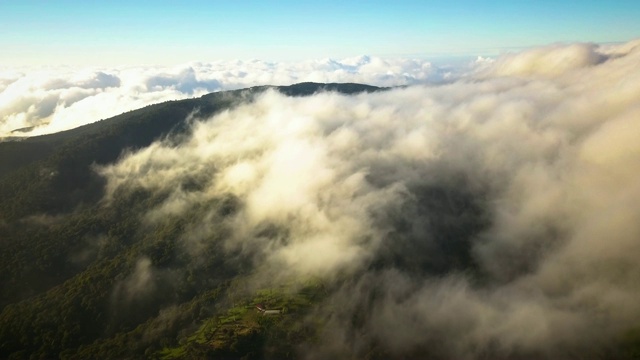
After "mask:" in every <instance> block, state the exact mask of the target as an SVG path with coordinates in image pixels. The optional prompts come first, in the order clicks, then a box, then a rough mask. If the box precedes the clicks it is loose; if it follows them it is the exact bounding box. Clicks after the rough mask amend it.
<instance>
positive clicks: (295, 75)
mask: <svg viewBox="0 0 640 360" xmlns="http://www.w3.org/2000/svg"><path fill="white" fill-rule="evenodd" d="M467 70H468V69H466V68H463V67H460V68H447V67H443V68H439V67H436V66H433V65H432V64H431V63H429V62H427V61H425V60H411V59H381V58H377V57H369V56H360V57H356V58H349V59H343V60H332V59H324V60H313V61H306V62H298V63H276V62H265V61H259V60H253V61H219V62H212V63H190V64H184V65H181V66H177V67H174V68H161V67H131V68H113V69H83V70H76V69H70V68H52V69H45V70H42V69H40V70H33V69H8V70H5V71H0V137H5V136H25V135H26V136H32V135H40V134H47V133H52V132H57V131H62V130H67V129H71V128H74V127H77V126H80V125H84V124H87V123H91V122H94V121H97V120H100V119H105V118H109V117H111V116H115V115H118V114H120V113H123V112H126V111H129V110H134V109H137V108H140V107H143V106H146V105H149V104H153V103H157V102H162V101H167V100H176V99H182V98H187V97H194V96H200V95H203V94H206V93H209V92H212V91H219V90H232V89H239V88H245V87H250V86H256V85H290V84H293V83H297V82H304V81H314V82H357V83H366V84H372V85H379V86H397V85H410V84H418V83H440V82H444V81H449V80H450V79H453V78H455V77H456V76H459V73H461V72H464V71H467ZM16 130H18V131H16Z"/></svg>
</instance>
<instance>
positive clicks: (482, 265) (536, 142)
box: [100, 44, 640, 358]
mask: <svg viewBox="0 0 640 360" xmlns="http://www.w3.org/2000/svg"><path fill="white" fill-rule="evenodd" d="M598 51H599V48H595V47H593V46H590V45H570V46H566V47H550V48H544V49H534V50H531V51H529V52H526V53H523V54H519V55H513V56H507V57H506V58H503V59H499V60H498V61H496V62H494V63H490V64H488V65H485V67H484V68H483V70H482V72H481V73H478V74H477V75H476V76H475V77H471V78H468V79H467V80H464V81H459V82H456V83H453V84H449V85H443V86H437V87H429V86H411V87H408V88H404V89H394V90H390V91H386V92H378V93H372V94H361V95H357V96H343V95H339V94H335V93H322V94H318V95H314V96H312V97H306V98H288V97H285V96H282V95H280V94H278V93H276V92H274V91H268V92H266V93H264V94H263V95H262V96H260V97H258V98H257V99H256V100H255V101H254V102H252V103H250V104H245V105H242V106H239V107H238V108H236V109H234V110H231V111H229V112H225V113H222V114H220V115H217V116H216V117H214V118H212V119H204V120H202V121H199V122H196V123H195V124H194V128H193V135H192V137H190V138H189V139H187V140H185V141H184V142H183V143H182V144H179V145H178V146H176V145H175V144H172V145H169V144H165V143H163V142H158V143H155V144H154V145H152V146H151V147H149V148H147V149H143V150H141V151H139V152H137V153H133V154H130V155H129V156H127V157H126V158H124V159H122V160H121V161H120V162H119V163H117V164H114V165H111V166H108V167H105V168H103V169H101V170H100V172H101V173H102V174H103V175H104V176H105V177H106V178H107V179H108V193H109V194H113V193H115V192H116V191H119V189H122V188H127V187H143V188H146V189H149V190H152V191H155V190H160V191H164V192H169V193H172V195H171V196H169V197H168V198H167V201H166V203H165V204H163V205H161V206H160V207H159V208H157V209H155V210H154V211H153V213H152V214H153V216H156V217H157V216H158V214H160V213H162V212H164V213H165V214H167V215H172V214H173V215H175V214H176V213H179V212H181V211H184V210H185V209H188V208H189V207H191V206H195V205H196V204H199V205H204V207H205V208H206V207H207V206H211V207H212V210H211V211H212V212H215V211H216V210H215V209H214V208H215V204H216V203H217V201H218V200H217V199H220V198H221V197H225V196H231V197H233V198H235V199H237V200H238V202H239V203H240V206H239V208H238V210H237V211H236V212H235V213H233V214H232V215H230V217H229V218H228V219H227V220H225V222H223V223H220V224H218V225H217V226H223V227H225V229H226V230H228V233H229V234H232V235H231V236H229V238H228V239H227V240H226V243H225V244H224V246H225V247H226V248H227V249H229V248H231V249H236V250H238V249H242V251H245V252H249V253H250V254H251V256H252V258H253V259H254V262H255V265H256V266H258V267H263V268H264V269H266V270H264V271H265V272H266V273H267V274H269V275H272V276H273V277H272V278H271V279H272V280H273V279H276V280H277V279H278V278H279V276H288V275H292V274H293V275H301V274H302V275H314V276H321V277H324V278H327V279H330V278H332V277H333V276H335V275H336V274H338V273H340V274H342V275H343V276H344V274H350V276H353V278H352V280H351V281H350V282H347V283H346V285H345V286H344V288H343V289H342V290H339V291H337V292H335V293H334V294H333V297H332V300H331V301H332V304H333V306H332V307H331V309H332V310H331V312H330V313H329V314H324V315H325V316H327V317H328V320H327V324H328V325H327V326H328V333H327V334H325V335H326V336H325V337H323V339H326V343H324V344H322V347H321V349H318V348H316V349H315V350H314V352H313V353H315V354H320V355H318V356H320V357H323V356H328V355H336V356H338V355H340V354H342V353H343V352H344V351H347V352H351V353H352V354H354V355H355V356H356V357H358V356H361V355H363V354H360V353H358V351H360V350H359V349H362V348H365V349H368V348H369V347H367V346H361V345H362V344H363V343H364V344H365V345H366V344H369V345H370V344H371V343H376V344H378V345H380V344H382V345H381V346H383V347H384V348H385V349H386V351H389V353H390V354H392V355H402V354H404V355H407V354H408V356H410V355H411V354H412V351H421V350H425V347H427V351H429V352H431V353H432V354H435V355H439V356H442V357H445V358H474V357H481V356H485V357H487V356H488V357H518V356H524V357H526V356H530V357H531V356H532V357H536V358H540V357H550V358H558V357H560V358H562V357H566V356H569V355H570V354H577V353H589V351H592V350H598V349H601V348H602V346H605V345H606V344H607V343H609V342H611V341H614V340H615V339H616V338H617V337H619V336H621V335H622V334H624V332H625V331H627V330H628V329H630V328H631V327H633V326H637V324H638V323H639V322H640V305H639V304H640V303H638V301H637V299H638V298H639V296H640V285H639V283H638V281H637V280H638V278H640V265H639V264H640V263H638V261H637V259H638V258H640V243H638V241H637V239H638V238H640V225H639V223H638V221H637V219H638V218H639V217H640V183H639V182H638V181H637V180H638V178H639V177H640V163H639V162H638V155H640V146H639V145H638V144H639V143H638V141H637V139H638V138H639V137H640V127H639V126H638V121H637V120H638V117H639V116H640V105H639V104H640V67H638V64H639V63H640V48H638V47H637V46H630V45H629V44H625V45H621V46H619V47H608V48H603V51H602V52H601V53H600V52H598ZM594 54H596V55H594ZM613 54H615V55H613ZM567 59H569V61H568V62H567V63H564V64H563V61H566V60H567ZM571 59H573V60H571ZM594 59H596V60H594ZM361 61H365V62H367V64H368V65H367V66H369V64H371V63H372V62H371V61H366V60H361V59H354V60H350V62H349V63H348V64H358V63H359V62H361ZM326 66H332V65H331V64H330V63H328V64H327V65H326ZM350 66H351V65H350ZM371 66H373V67H376V65H371ZM340 71H346V70H345V69H344V68H341V69H340ZM376 71H377V70H376ZM194 177H199V178H204V179H206V181H204V182H203V184H204V185H203V187H202V188H201V189H197V190H194V191H193V192H192V193H191V194H190V195H188V196H187V195H185V194H184V193H182V192H183V191H184V190H183V189H182V187H181V186H180V184H181V183H182V182H183V181H184V180H185V179H188V178H194ZM211 219H212V217H211V216H210V215H207V216H204V217H203V219H202V222H203V226H200V227H198V228H197V231H195V230H194V229H191V230H187V231H186V232H185V233H184V234H183V235H182V239H183V240H185V241H192V240H193V239H198V241H207V240H208V239H209V238H210V236H211V234H212V233H213V232H215V231H217V230H218V229H214V228H215V226H211V225H210V224H211ZM265 226H272V228H274V229H279V230H278V231H272V232H267V233H266V234H265V233H264V232H263V231H261V230H260V229H264V228H265ZM375 261H378V262H377V264H378V268H376V267H375V266H374V267H370V265H371V264H372V262H374V263H376V262H375ZM466 262H472V263H473V266H472V267H471V268H472V269H474V270H473V271H472V272H474V273H475V274H476V275H477V276H480V277H481V280H480V281H478V279H477V278H475V277H474V276H473V275H469V273H465V272H464V270H465V269H466V270H469V266H471V265H469V264H466ZM380 264H387V265H386V267H385V266H382V267H380ZM478 274H479V275H478ZM373 294H376V296H373ZM362 307H364V308H365V309H366V310H365V312H364V315H363V316H364V318H363V319H361V324H359V325H358V326H359V328H355V329H354V328H353V326H354V325H353V323H352V321H351V319H353V314H354V313H356V312H358V311H362ZM319 311H321V310H319ZM349 334H351V335H349ZM353 334H360V336H354V335H353ZM310 354H311V353H310ZM487 354H488V355H487Z"/></svg>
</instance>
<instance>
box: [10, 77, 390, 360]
mask: <svg viewBox="0 0 640 360" xmlns="http://www.w3.org/2000/svg"><path fill="white" fill-rule="evenodd" d="M267 89H275V90H277V91H279V92H281V93H283V94H286V95H288V96H307V95H312V94H314V93H317V92H319V91H336V92H341V93H345V94H355V93H359V92H363V91H367V92H370V91H378V90H380V89H379V88H376V87H372V86H367V85H359V84H317V83H302V84H296V85H292V86H285V87H257V88H251V89H246V90H237V91H229V92H221V93H212V94H208V95H205V96H203V97H201V98H198V99H187V100H182V101H171V102H166V103H161V104H157V105H152V106H148V107H145V108H142V109H139V110H135V111H131V112H128V113H125V114H122V115H119V116H116V117H114V118H111V119H107V120H102V121H99V122H96V123H93V124H90V125H85V126H82V127H79V128H76V129H73V130H69V131H65V132H61V133H56V134H51V135H45V136H39V137H34V138H28V139H23V140H20V141H6V142H2V143H0V170H1V171H0V238H1V239H2V241H1V242H0V256H1V257H2V259H3V262H2V265H0V284H1V290H0V293H1V294H2V298H1V299H0V306H2V313H0V324H2V325H1V326H0V357H3V358H5V357H10V356H15V357H18V358H22V357H30V356H40V357H42V356H44V357H46V358H53V357H57V356H59V354H61V353H64V354H65V355H64V356H71V355H72V354H74V353H75V352H76V351H78V354H79V355H78V356H79V357H80V358H87V357H91V358H94V357H114V356H116V357H120V356H123V357H126V356H135V357H137V356H142V355H143V354H144V352H145V351H147V352H149V351H152V352H153V351H157V350H160V349H161V348H162V346H165V345H168V344H170V343H175V341H176V335H177V332H178V331H183V330H184V329H185V328H188V327H189V326H196V325H195V324H197V321H202V319H206V318H208V317H209V316H211V315H212V314H218V313H219V312H220V311H222V312H224V311H225V310H216V309H215V308H213V309H212V308H211V307H212V306H214V307H220V306H222V305H220V304H223V303H224V302H222V303H221V302H220V301H222V300H220V299H225V298H226V296H222V294H224V291H225V289H228V288H229V287H230V286H233V285H232V283H231V281H232V280H233V279H236V278H238V277H239V276H242V274H243V273H246V272H247V269H248V267H247V264H246V260H244V259H243V258H242V257H241V256H239V255H238V256H237V257H234V256H222V253H219V252H216V251H215V247H216V245H217V242H216V239H212V241H211V242H210V247H209V248H208V249H202V255H201V256H199V257H198V259H200V260H198V261H197V262H192V260H193V257H192V256H190V255H188V254H186V253H184V249H180V248H177V247H176V244H175V237H176V236H178V235H179V233H180V231H181V229H183V228H185V227H188V226H191V225H192V223H193V221H192V220H189V216H185V217H181V218H169V219H166V220H165V221H162V222H161V223H160V224H157V225H154V226H148V225H146V223H145V220H144V215H145V214H146V212H147V211H148V209H150V208H152V207H153V206H154V205H155V204H158V203H159V202H161V201H162V200H163V199H164V198H165V195H163V194H153V193H149V192H144V191H134V192H129V193H127V192H125V193H120V194H117V195H116V196H115V198H114V199H113V200H112V202H111V204H110V206H106V207H105V206H103V204H102V203H101V202H100V199H102V198H103V196H104V185H105V182H104V179H103V178H102V177H101V176H99V175H98V174H97V173H96V172H95V171H94V168H95V167H96V166H104V165H105V164H109V163H111V162H114V161H115V160H117V159H118V158H119V157H120V156H121V155H122V154H123V153H124V152H129V151H134V150H135V149H141V148H144V147H146V146H149V145H150V144H151V143H152V142H153V141H156V140H158V139H168V141H175V142H179V141H181V140H180V139H181V137H182V136H185V135H186V133H187V132H188V131H189V126H190V121H191V120H189V119H190V117H203V118H206V117H209V116H211V115H212V114H215V113H218V112H221V111H224V110H226V109H229V108H232V107H234V106H237V105H239V104H242V103H246V102H248V101H251V99H252V98H253V97H255V96H256V95H258V94H260V93H262V92H264V91H265V90H267ZM234 204H235V202H234V199H233V198H220V199H218V200H217V201H214V202H212V203H209V204H208V205H207V208H208V209H219V210H217V211H218V214H219V215H218V216H219V217H220V218H221V219H223V218H224V217H226V216H228V215H229V214H232V213H233V212H234V211H235V210H234V207H235V206H236V205H234ZM193 211H195V212H197V211H198V210H193ZM223 236H224V233H223V232H221V233H220V234H219V237H223ZM204 255H206V257H205V256H204ZM151 265H153V267H154V269H160V270H156V272H155V273H154V275H153V276H154V277H155V278H156V280H157V283H156V285H154V286H155V287H154V288H153V289H149V290H145V291H146V292H144V293H143V294H138V295H135V296H134V295H132V294H131V293H130V292H131V291H133V290H131V289H130V287H131V286H132V285H131V284H132V283H134V282H135V281H136V276H141V277H142V278H144V276H147V275H148V274H145V271H146V270H148V269H149V267H150V266H151ZM240 278H241V277H240ZM240 278H238V279H240ZM141 281H142V280H141ZM237 281H238V280H237ZM160 285H162V289H159V288H157V286H160ZM224 301H226V300H224ZM176 304H178V305H176ZM215 304H217V305H215ZM167 306H169V309H175V311H174V312H175V314H171V316H169V312H170V311H169V312H167V311H168V310H163V311H160V310H161V309H163V308H166V307H167ZM222 308H224V306H223V307H222ZM166 317H169V318H170V319H169V320H166V321H170V322H172V323H173V322H175V325H172V326H170V327H169V328H167V329H165V330H158V331H156V330H154V329H155V328H156V327H157V326H158V325H157V323H158V322H162V321H163V320H162V319H163V318H166ZM145 324H146V325H145ZM143 330H144V331H146V332H154V331H155V332H157V333H154V335H146V337H147V340H146V341H142V342H138V341H136V342H135V344H134V345H131V346H130V347H122V344H119V345H115V344H114V341H131V340H123V339H130V338H135V339H139V336H140V334H139V332H140V331H143ZM136 334H137V335H136ZM98 339H101V340H99V341H98V342H97V343H96V344H95V346H94V347H90V348H81V349H80V350H78V349H79V348H78V347H79V346H86V345H89V344H92V343H93V342H94V341H97V340H98ZM161 339H164V340H162V341H160V340H161ZM167 341H169V342H167ZM100 344H102V345H100ZM104 344H107V345H104ZM163 344H164V345H163ZM228 345H229V344H226V345H225V346H228ZM105 346H106V348H105ZM115 348H119V349H120V350H119V351H120V352H119V353H114V352H113V351H115V350H114V349H115ZM153 349H155V350H153ZM225 351H231V350H228V349H227V350H225ZM234 351H235V352H236V353H238V354H239V353H241V352H242V351H240V350H234ZM238 351H240V352H238ZM232 352H233V351H232ZM135 354H137V355H135Z"/></svg>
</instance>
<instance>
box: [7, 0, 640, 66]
mask: <svg viewBox="0 0 640 360" xmlns="http://www.w3.org/2000/svg"><path fill="white" fill-rule="evenodd" d="M638 19H640V1H637V0H629V1H626V0H618V1H615V0H612V1H601V0H600V1H594V0H581V1H578V0H568V1H561V0H555V1H552V0H535V1H530V0H509V1H474V0H448V1H442V0H440V1H429V0H421V1H346V0H343V1H333V0H325V1H301V0H298V1H290V0H281V1H230V0H229V1H181V2H178V1H136V2H134V1H131V0H129V1H103V2H79V1H34V0H20V1H5V0H0V47H1V48H2V55H0V65H9V66H11V65H46V64H55V65H60V64H69V65H120V64H163V65H168V64H177V63H182V62H186V61H213V60H216V59H236V58H237V59H254V58H255V59H262V60H276V61H279V60H301V59H310V58H326V57H333V58H341V57H348V56H355V55H360V54H368V55H377V56H426V57H428V56H443V55H446V56H449V55H462V54H463V55H474V54H495V53H498V52H500V51H504V50H506V49H518V48H522V47H530V46H535V45H543V44H548V43H554V42H573V41H591V42H618V41H627V40H630V39H633V38H636V37H640V21H638Z"/></svg>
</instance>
